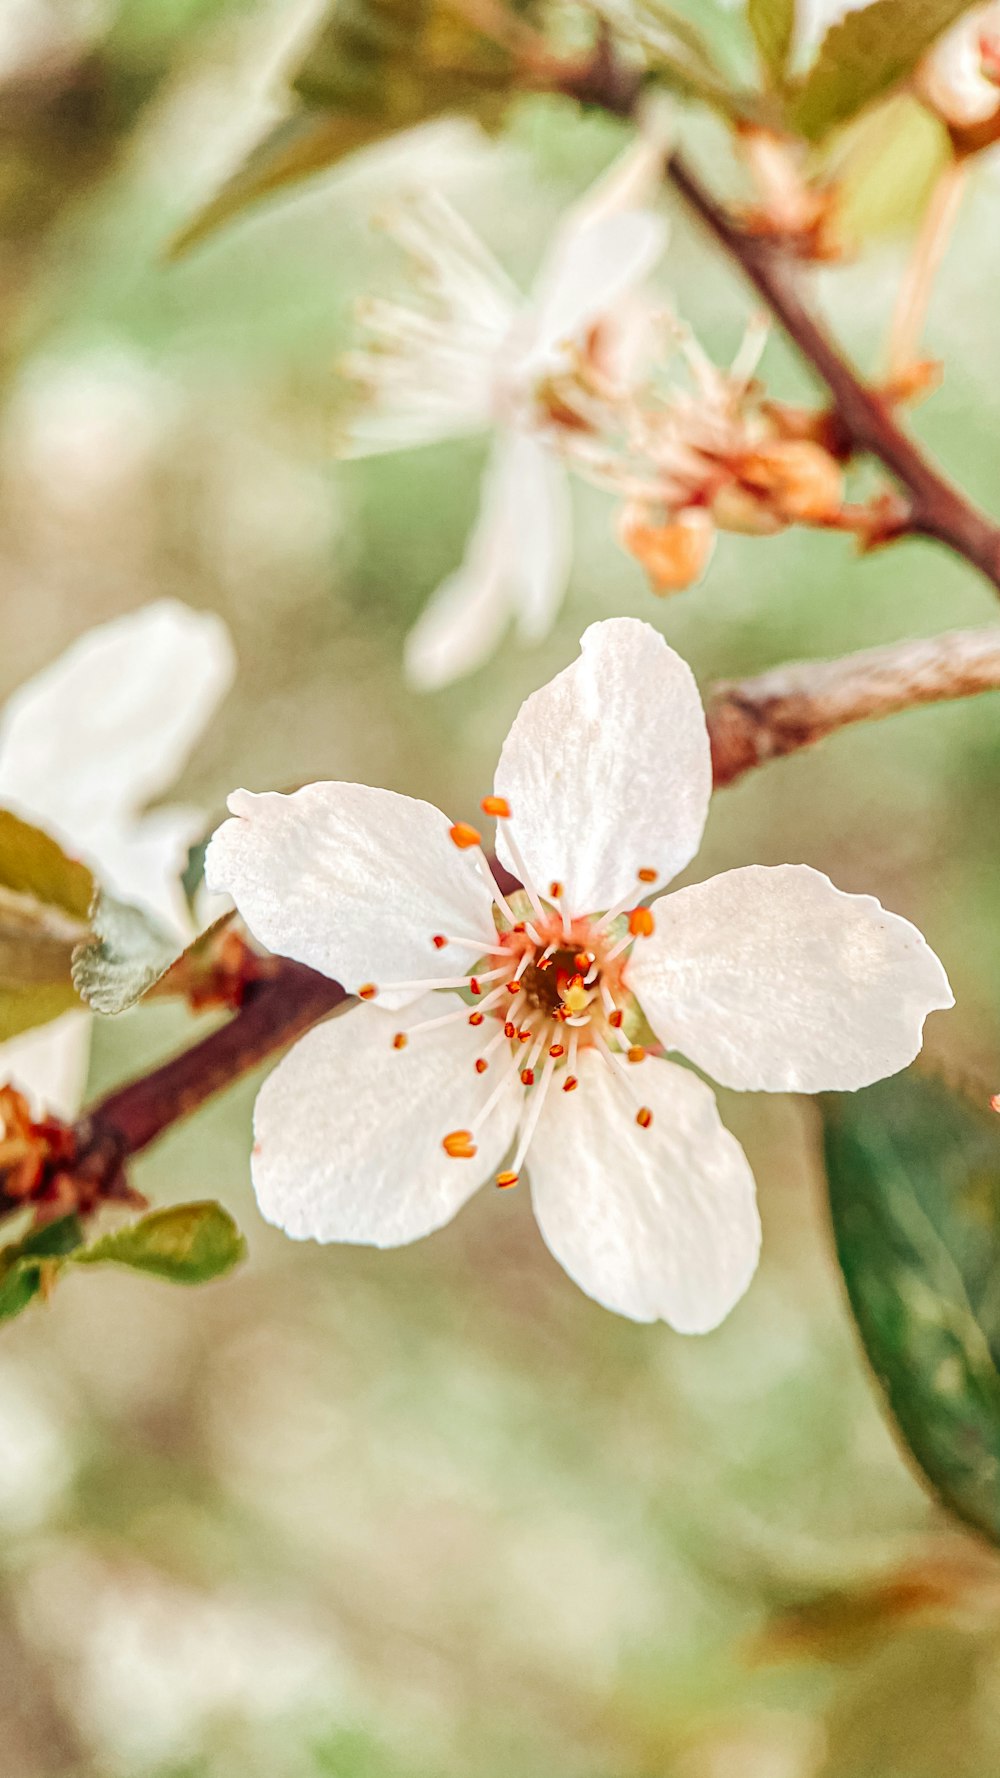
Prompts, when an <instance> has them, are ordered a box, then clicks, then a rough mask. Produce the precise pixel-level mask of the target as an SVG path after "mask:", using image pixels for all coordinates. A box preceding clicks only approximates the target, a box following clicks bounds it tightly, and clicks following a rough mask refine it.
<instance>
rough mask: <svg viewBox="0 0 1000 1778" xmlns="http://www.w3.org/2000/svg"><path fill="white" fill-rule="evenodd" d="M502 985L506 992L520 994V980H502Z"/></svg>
mask: <svg viewBox="0 0 1000 1778" xmlns="http://www.w3.org/2000/svg"><path fill="white" fill-rule="evenodd" d="M504 987H505V988H506V990H507V992H508V994H520V992H521V984H520V982H504Z"/></svg>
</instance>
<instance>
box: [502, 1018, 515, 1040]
mask: <svg viewBox="0 0 1000 1778" xmlns="http://www.w3.org/2000/svg"><path fill="white" fill-rule="evenodd" d="M503 1034H504V1036H505V1037H516V1036H517V1026H516V1025H515V1023H514V1021H513V1019H508V1020H507V1023H506V1025H505V1026H504V1028H503Z"/></svg>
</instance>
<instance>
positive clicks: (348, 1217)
mask: <svg viewBox="0 0 1000 1778" xmlns="http://www.w3.org/2000/svg"><path fill="white" fill-rule="evenodd" d="M442 1003H443V996H441V995H433V996H429V997H428V998H426V999H425V1000H424V1001H422V1002H420V1003H419V1004H418V1005H416V1006H411V1007H409V1008H408V1009H407V1011H406V1012H405V1013H402V1014H400V1013H395V1014H389V1013H385V1012H381V1011H379V1010H378V1008H377V1007H370V1006H362V1007H357V1008H355V1009H353V1010H352V1011H350V1012H347V1013H344V1014H343V1015H342V1016H340V1017H337V1018H333V1019H331V1020H329V1021H328V1022H327V1023H326V1024H323V1025H319V1026H317V1027H316V1029H315V1030H313V1031H310V1032H308V1033H307V1035H306V1036H305V1037H303V1038H301V1039H300V1041H299V1042H298V1043H297V1044H296V1045H295V1047H294V1049H292V1050H290V1051H289V1054H288V1055H287V1056H286V1057H285V1059H284V1061H283V1062H281V1063H280V1064H279V1066H278V1067H277V1068H276V1069H275V1071H274V1073H273V1074H272V1075H271V1076H270V1077H269V1079H267V1080H266V1081H265V1082H264V1085H263V1087H262V1088H261V1091H260V1094H259V1096H258V1099H257V1107H256V1111H255V1113H254V1136H255V1141H254V1152H253V1163H252V1166H253V1182H254V1187H255V1189H256V1192H257V1198H258V1201H259V1203H260V1207H261V1210H262V1212H263V1214H264V1216H266V1218H267V1220H268V1222H273V1223H277V1225H278V1227H279V1228H283V1229H284V1230H285V1232H286V1234H289V1235H291V1236H293V1238H294V1239H295V1240H298V1241H301V1240H309V1239H311V1240H314V1241H360V1242H365V1243H368V1244H370V1245H372V1246H375V1247H397V1246H400V1245H401V1244H402V1243H404V1242H406V1241H417V1240H419V1239H420V1237H421V1236H422V1235H429V1234H431V1232H432V1231H433V1230H434V1229H438V1228H441V1226H442V1225H443V1224H444V1223H446V1222H450V1220H451V1218H452V1217H453V1216H454V1215H455V1213H456V1211H457V1210H460V1209H461V1207H462V1205H463V1204H464V1203H465V1202H466V1200H467V1199H468V1198H470V1197H471V1196H472V1194H473V1192H474V1191H476V1190H477V1189H478V1187H479V1186H480V1185H482V1183H483V1181H484V1180H485V1179H487V1178H488V1177H489V1175H490V1174H491V1173H492V1172H493V1171H494V1170H495V1169H496V1168H497V1167H498V1166H499V1164H500V1161H501V1160H502V1158H503V1155H504V1153H505V1151H506V1149H507V1148H508V1147H509V1146H510V1142H511V1139H512V1136H513V1133H514V1126H515V1122H516V1118H517V1111H518V1106H519V1098H520V1094H519V1089H518V1088H517V1086H516V1081H515V1083H514V1084H512V1085H511V1087H510V1090H509V1093H507V1094H506V1095H505V1096H504V1097H502V1098H501V1100H500V1102H499V1104H498V1105H497V1106H496V1107H495V1108H494V1110H493V1111H492V1112H491V1113H490V1115H489V1117H488V1119H487V1121H486V1124H485V1128H484V1133H483V1135H482V1137H481V1138H480V1140H479V1146H478V1153H477V1154H476V1155H475V1156H474V1157H473V1158H471V1159H468V1160H454V1159H452V1158H451V1157H450V1156H448V1155H447V1154H445V1152H444V1150H443V1148H442V1146H441V1144H442V1141H443V1139H444V1137H445V1136H446V1135H447V1134H448V1132H449V1131H450V1130H456V1129H468V1128H469V1127H470V1126H471V1124H472V1121H473V1118H474V1116H475V1114H476V1111H477V1110H478V1109H479V1107H480V1106H481V1105H483V1104H484V1103H485V1101H486V1099H487V1097H488V1095H489V1093H490V1091H491V1089H492V1082H491V1075H490V1072H488V1073H486V1074H477V1073H476V1071H475V1069H474V1067H473V1063H474V1060H475V1057H476V1055H477V1054H478V1053H479V1052H480V1051H481V1050H482V1048H483V1042H482V1037H481V1035H480V1034H479V1033H478V1032H476V1031H474V1030H472V1029H470V1027H469V1025H468V1024H467V1023H466V1022H465V1020H464V1019H460V1020H459V1021H458V1022H457V1023H456V1024H454V1025H446V1026H443V1027H440V1028H439V1029H438V1030H436V1031H428V1032H427V1033H426V1035H423V1036H422V1035H420V1033H419V1032H416V1031H414V1030H413V1027H414V1025H417V1024H419V1023H420V1020H421V1019H422V1018H424V1017H426V1016H427V1015H428V1014H431V1015H432V1016H433V1015H434V1014H436V1013H439V1012H440V1010H441V1006H442ZM455 1006H456V1010H458V1009H459V1008H460V1006H461V1003H460V1002H459V1001H458V998H457V996H456V997H455ZM399 1031H404V1032H405V1031H410V1032H411V1036H410V1039H409V1042H408V1043H407V1045H406V1046H405V1048H402V1049H395V1048H394V1047H393V1037H394V1035H395V1034H396V1033H397V1032H399Z"/></svg>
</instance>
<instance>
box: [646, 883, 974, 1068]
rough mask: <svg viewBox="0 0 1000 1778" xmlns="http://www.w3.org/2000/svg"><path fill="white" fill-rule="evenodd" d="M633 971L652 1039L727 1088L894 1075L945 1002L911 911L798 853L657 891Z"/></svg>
mask: <svg viewBox="0 0 1000 1778" xmlns="http://www.w3.org/2000/svg"><path fill="white" fill-rule="evenodd" d="M653 915H654V918H655V921H656V930H655V932H654V933H653V935H652V937H651V938H648V939H641V940H640V941H639V942H638V943H637V945H636V947H635V950H634V952H633V954H632V958H631V961H630V963H629V983H630V986H631V988H632V990H633V992H634V993H635V994H636V995H637V996H638V998H639V1001H640V1003H641V1005H642V1009H643V1011H644V1013H645V1014H646V1017H647V1018H648V1020H649V1022H650V1024H651V1025H652V1026H653V1029H654V1030H655V1032H656V1034H657V1036H658V1037H659V1039H660V1041H661V1042H662V1043H664V1044H666V1045H667V1046H668V1047H669V1048H670V1049H676V1050H680V1051H681V1053H682V1054H683V1055H685V1056H688V1057H690V1059H691V1061H692V1062H695V1063H696V1064H697V1066H698V1067H699V1068H704V1070H705V1072H706V1073H707V1074H711V1075H712V1076H713V1077H714V1079H716V1080H718V1081H721V1082H722V1083H723V1085H725V1086H728V1087H738V1088H743V1089H746V1090H748V1091H764V1092H772V1093H780V1092H792V1093H818V1092H823V1091H840V1092H846V1091H851V1090H853V1089H854V1088H855V1087H864V1086H869V1085H870V1084H871V1082H872V1081H875V1080H881V1079H882V1078H883V1076H885V1075H887V1074H896V1073H897V1072H898V1070H899V1069H900V1068H905V1067H906V1065H907V1063H908V1062H912V1060H913V1058H914V1056H915V1055H916V1054H917V1052H918V1050H919V1049H920V1039H921V1032H922V1029H923V1023H924V1019H925V1018H926V1017H927V1014H928V1013H929V1012H933V1011H934V1009H935V1008H936V1007H947V1006H951V1005H952V1004H953V1000H952V994H951V989H950V988H949V986H948V978H947V976H946V975H945V972H944V970H943V969H942V967H941V964H940V963H939V961H938V959H937V957H936V956H935V955H934V952H933V951H932V950H931V949H930V947H929V946H928V945H927V943H926V942H925V940H924V939H923V938H922V937H921V935H920V933H919V932H918V931H917V929H916V927H915V926H911V925H910V923H909V921H908V920H901V919H900V918H899V916H898V915H897V914H888V913H886V911H885V909H884V908H883V907H882V906H881V904H880V903H879V902H878V901H876V899H875V897H874V896H873V895H844V894H842V893H841V891H840V890H839V889H835V888H834V886H833V884H832V883H831V882H830V879H829V878H828V877H825V876H823V874H822V872H821V871H816V870H811V869H810V868H809V866H808V865H805V864H783V865H778V866H776V867H774V868H772V869H768V868H766V867H764V866H763V865H749V866H748V867H747V868H746V869H744V870H733V871H727V872H726V873H725V874H724V875H723V876H719V877H713V878H712V879H711V880H710V881H709V882H707V883H698V884H697V885H695V887H693V888H691V889H680V890H678V891H677V893H676V894H675V895H669V896H666V897H665V898H664V899H663V900H662V901H657V902H655V903H654V904H653Z"/></svg>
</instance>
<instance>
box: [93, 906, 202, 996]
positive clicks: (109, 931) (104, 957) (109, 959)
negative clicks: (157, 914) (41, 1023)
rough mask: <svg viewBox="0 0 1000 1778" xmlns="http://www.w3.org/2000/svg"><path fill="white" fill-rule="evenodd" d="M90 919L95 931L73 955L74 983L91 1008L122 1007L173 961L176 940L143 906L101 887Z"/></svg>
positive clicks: (175, 957) (148, 987) (142, 993)
mask: <svg viewBox="0 0 1000 1778" xmlns="http://www.w3.org/2000/svg"><path fill="white" fill-rule="evenodd" d="M91 923H92V926H93V932H94V936H93V937H92V938H91V939H89V940H87V942H86V943H84V944H82V945H79V946H78V947H77V949H76V951H75V953H74V956H73V985H74V987H75V988H76V990H77V993H78V994H79V995H80V996H81V998H82V999H83V1000H85V1001H86V1002H87V1005H88V1006H92V1007H93V1008H94V1010H95V1012H101V1013H119V1012H125V1011H126V1009H127V1008H128V1007H130V1006H134V1005H135V1003H136V1001H137V1000H141V999H142V996H143V995H144V994H147V993H148V992H149V990H150V988H151V987H152V986H153V985H154V983H155V982H158V981H159V980H160V977H161V976H163V975H165V974H166V972H167V970H168V969H169V968H170V966H171V964H172V963H175V962H176V960H177V957H178V955H179V954H180V946H179V945H178V944H177V941H176V939H174V938H172V937H171V935H170V934H169V933H168V932H164V931H163V929H162V927H160V926H158V925H157V923H156V921H155V920H154V919H153V918H152V916H151V915H150V914H147V913H146V912H145V910H144V909H142V908H136V907H131V906H130V905H129V904H128V903H127V902H124V901H118V900H117V899H116V898H115V896H113V895H109V894H108V893H107V892H106V891H105V890H103V889H102V890H101V892H100V893H99V895H98V897H97V900H96V901H95V903H94V906H93V910H92V912H91Z"/></svg>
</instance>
